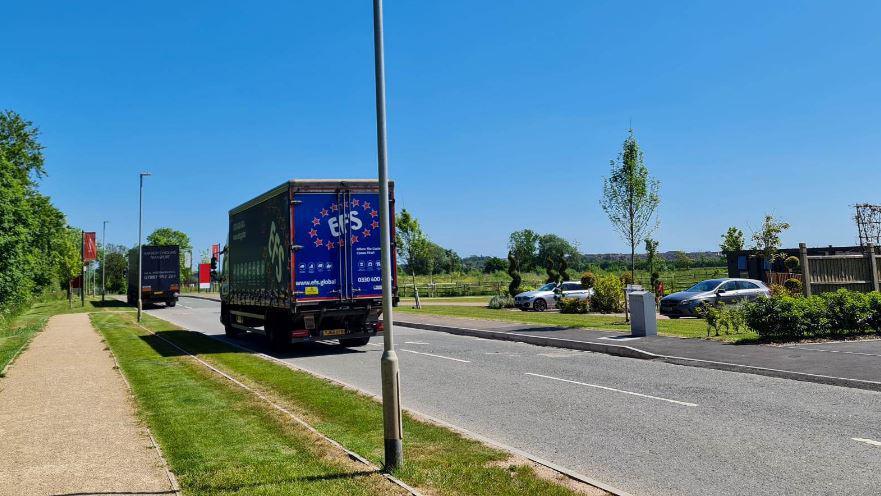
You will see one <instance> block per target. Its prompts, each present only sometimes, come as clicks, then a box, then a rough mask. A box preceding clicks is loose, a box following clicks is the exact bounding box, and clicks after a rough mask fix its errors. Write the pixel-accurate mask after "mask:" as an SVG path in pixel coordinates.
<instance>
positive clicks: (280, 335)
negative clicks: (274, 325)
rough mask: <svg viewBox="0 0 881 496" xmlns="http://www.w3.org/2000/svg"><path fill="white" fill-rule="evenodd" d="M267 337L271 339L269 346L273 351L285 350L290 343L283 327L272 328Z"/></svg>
mask: <svg viewBox="0 0 881 496" xmlns="http://www.w3.org/2000/svg"><path fill="white" fill-rule="evenodd" d="M266 337H267V339H269V347H270V348H271V349H272V350H273V351H284V350H285V349H287V347H288V344H289V343H287V342H285V339H284V337H285V333H284V331H282V330H281V329H271V330H270V331H269V332H267V333H266Z"/></svg>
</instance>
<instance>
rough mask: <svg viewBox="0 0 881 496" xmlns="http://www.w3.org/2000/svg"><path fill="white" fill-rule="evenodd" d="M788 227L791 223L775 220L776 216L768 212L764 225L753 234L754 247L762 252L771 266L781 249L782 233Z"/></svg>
mask: <svg viewBox="0 0 881 496" xmlns="http://www.w3.org/2000/svg"><path fill="white" fill-rule="evenodd" d="M787 229H789V224H787V223H786V222H778V221H775V220H774V216H772V215H771V214H766V215H765V220H764V221H763V222H762V227H761V228H760V229H759V230H758V231H756V232H754V233H753V235H752V241H753V249H754V250H758V251H761V252H762V255H764V257H765V262H766V263H768V264H769V268H770V264H771V263H773V261H774V257H775V255H776V253H777V251H778V250H779V249H780V243H781V241H780V235H781V234H783V231H785V230H787Z"/></svg>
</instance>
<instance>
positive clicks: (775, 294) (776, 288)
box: [768, 284, 791, 298]
mask: <svg viewBox="0 0 881 496" xmlns="http://www.w3.org/2000/svg"><path fill="white" fill-rule="evenodd" d="M768 289H770V290H771V298H780V297H781V296H791V295H790V294H789V290H788V289H786V287H784V286H783V285H782V284H772V285H770V286H769V287H768Z"/></svg>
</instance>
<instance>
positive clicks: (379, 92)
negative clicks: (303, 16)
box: [373, 0, 404, 471]
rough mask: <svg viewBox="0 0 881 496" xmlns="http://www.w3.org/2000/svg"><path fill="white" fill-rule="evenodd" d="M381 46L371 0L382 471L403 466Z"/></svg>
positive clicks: (377, 8)
mask: <svg viewBox="0 0 881 496" xmlns="http://www.w3.org/2000/svg"><path fill="white" fill-rule="evenodd" d="M383 51H384V50H383V43H382V0H373V58H374V64H375V71H376V144H377V158H378V162H379V223H380V228H381V236H382V237H381V247H382V248H381V250H382V264H381V266H382V320H383V328H384V329H383V352H382V359H381V362H380V364H381V367H380V368H381V371H382V418H383V434H384V437H385V469H386V470H388V471H391V470H395V469H396V468H399V467H400V466H401V465H403V463H404V449H403V444H402V442H401V438H402V430H403V429H402V427H401V396H400V369H399V368H398V356H397V355H396V354H395V349H394V342H393V341H392V331H393V330H394V322H393V318H392V254H391V238H390V233H391V231H390V229H389V227H390V224H389V219H390V218H391V216H390V215H389V190H388V161H387V151H388V150H387V148H388V146H387V142H386V125H385V60H384V54H383Z"/></svg>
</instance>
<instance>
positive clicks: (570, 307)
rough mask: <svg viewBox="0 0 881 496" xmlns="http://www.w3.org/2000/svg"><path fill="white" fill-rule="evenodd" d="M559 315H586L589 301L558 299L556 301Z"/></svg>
mask: <svg viewBox="0 0 881 496" xmlns="http://www.w3.org/2000/svg"><path fill="white" fill-rule="evenodd" d="M557 307H558V308H559V309H560V313H587V312H588V311H589V310H590V301H589V300H588V299H579V298H560V300H559V301H557Z"/></svg>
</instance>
